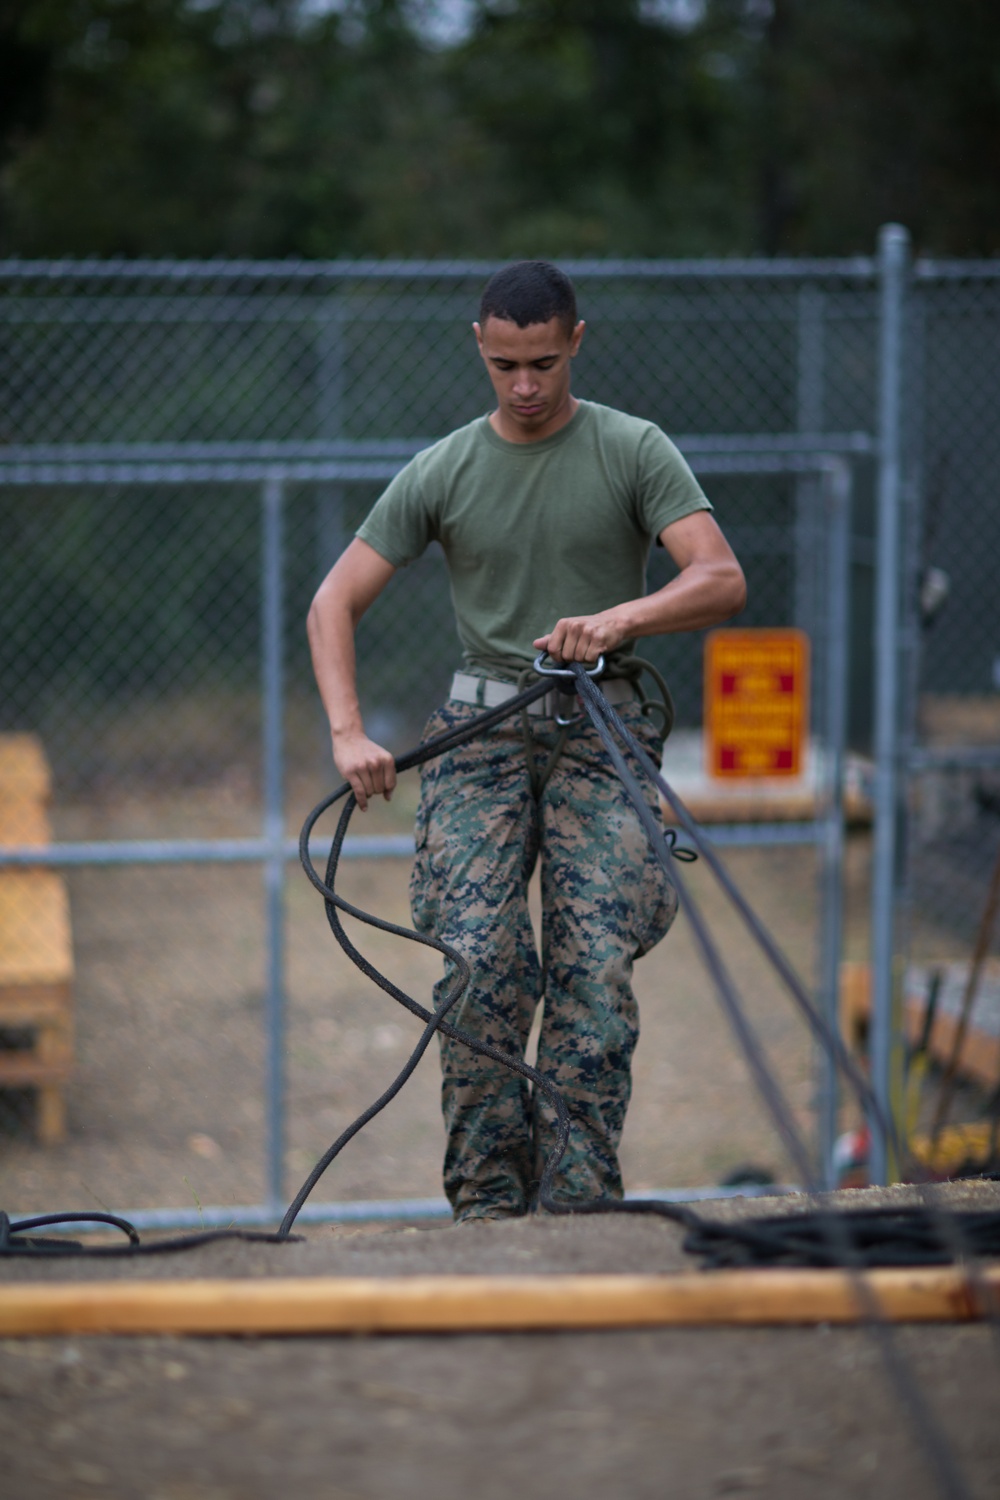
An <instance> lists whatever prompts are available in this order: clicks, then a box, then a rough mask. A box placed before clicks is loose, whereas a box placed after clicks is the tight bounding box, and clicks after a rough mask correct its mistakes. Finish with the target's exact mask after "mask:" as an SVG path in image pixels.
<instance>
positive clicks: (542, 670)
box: [535, 651, 604, 729]
mask: <svg viewBox="0 0 1000 1500" xmlns="http://www.w3.org/2000/svg"><path fill="white" fill-rule="evenodd" d="M546 656H548V652H547V651H539V653H538V655H537V656H536V657H535V671H536V672H537V673H538V675H539V677H562V678H568V679H569V682H570V683H575V682H576V678H575V676H574V675H573V670H572V668H571V667H546V666H543V665H542V663H543V662H544V661H545V658H546ZM603 671H604V657H603V655H602V656H599V657H598V658H597V663H596V665H595V666H593V667H588V668H587V676H588V677H600V675H601V673H602V672H603ZM556 692H557V693H559V696H560V697H562V698H572V697H575V695H576V688H575V687H573V688H571V690H570V691H568V692H565V693H563V692H560V690H559V689H558V688H557V689H556ZM554 717H555V721H556V723H557V724H558V725H559V727H560V729H567V728H568V727H569V725H570V724H575V723H576V721H577V719H578V718H579V717H580V715H579V713H575V714H573V715H572V717H570V718H568V719H567V718H565V717H564V716H563V715H562V714H561V713H558V712H557V713H556V714H555V715H554Z"/></svg>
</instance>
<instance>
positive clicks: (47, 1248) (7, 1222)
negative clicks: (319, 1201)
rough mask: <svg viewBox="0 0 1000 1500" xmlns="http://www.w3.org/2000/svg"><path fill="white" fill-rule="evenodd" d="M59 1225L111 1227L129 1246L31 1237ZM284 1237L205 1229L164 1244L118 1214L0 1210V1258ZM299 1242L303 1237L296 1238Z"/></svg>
mask: <svg viewBox="0 0 1000 1500" xmlns="http://www.w3.org/2000/svg"><path fill="white" fill-rule="evenodd" d="M56 1224H108V1225H110V1226H111V1228H112V1229H120V1230H121V1231H122V1233H123V1234H124V1235H125V1237H126V1240H127V1243H126V1244H124V1245H84V1244H81V1242H80V1241H79V1240H71V1239H66V1238H64V1237H63V1236H62V1235H59V1236H58V1237H56V1236H55V1235H37V1234H31V1233H30V1231H31V1230H32V1229H45V1228H51V1227H53V1226H54V1225H56ZM283 1238H284V1236H282V1235H278V1234H268V1233H265V1232H264V1231H257V1230H253V1229H203V1230H199V1231H197V1232H196V1233H194V1234H176V1235H171V1236H169V1237H168V1238H167V1239H162V1240H142V1239H140V1237H139V1231H138V1230H137V1229H136V1227H135V1225H134V1224H130V1223H129V1221H128V1219H122V1218H119V1216H118V1215H117V1214H98V1213H66V1214H39V1215H38V1216H37V1217H36V1218H33V1219H17V1220H13V1221H12V1220H11V1219H10V1217H9V1215H7V1214H5V1213H4V1212H3V1210H2V1209H0V1256H6V1257H16V1256H26V1257H31V1258H36V1257H38V1256H61V1255H63V1256H64V1255H86V1256H97V1257H98V1258H102V1257H116V1256H117V1257H122V1256H130V1255H159V1254H161V1253H162V1252H164V1251H168V1250H169V1251H175V1250H197V1249H198V1248H199V1247H200V1246H201V1245H214V1244H216V1243H217V1242H218V1241H219V1240H251V1241H254V1242H256V1243H257V1244H264V1245H278V1244H281V1243H282V1240H283ZM295 1238H296V1239H298V1238H300V1236H295Z"/></svg>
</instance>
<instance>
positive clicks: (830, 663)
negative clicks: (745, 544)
mask: <svg viewBox="0 0 1000 1500" xmlns="http://www.w3.org/2000/svg"><path fill="white" fill-rule="evenodd" d="M822 478H823V491H822V498H823V501H824V507H823V508H824V512H825V521H826V525H825V529H824V540H825V543H826V546H827V548H828V552H827V557H826V574H827V576H826V661H825V664H824V675H825V678H826V681H825V684H824V689H825V693H824V696H825V699H826V704H825V711H824V719H825V728H826V734H825V740H826V743H825V746H824V750H825V756H824V761H825V763H824V768H823V769H824V777H823V780H824V796H825V817H824V827H823V842H822V845H821V848H822V856H821V858H822V875H821V884H822V892H823V928H822V935H821V939H820V942H821V948H820V1003H821V1005H822V1007H823V1016H824V1019H825V1021H826V1023H827V1025H828V1026H829V1028H830V1030H831V1031H833V1032H836V1031H837V1029H838V1028H839V1025H840V1017H839V1014H838V1012H839V998H840V958H841V951H842V948H843V928H844V758H845V754H846V747H847V676H848V655H849V644H848V637H849V633H850V588H851V562H850V549H851V490H852V474H851V466H850V462H849V460H848V459H846V458H839V459H830V460H827V463H826V465H825V467H824V471H823V475H822ZM837 1071H838V1070H837V1061H836V1058H835V1057H834V1055H833V1052H832V1051H831V1049H830V1048H829V1047H826V1048H824V1049H823V1052H822V1056H821V1062H820V1077H819V1165H820V1179H821V1181H822V1183H823V1186H824V1187H825V1188H834V1187H836V1180H835V1167H834V1161H833V1148H834V1144H835V1141H836V1136H837V1098H838V1088H837Z"/></svg>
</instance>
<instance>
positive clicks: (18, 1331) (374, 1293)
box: [0, 1266, 1000, 1338]
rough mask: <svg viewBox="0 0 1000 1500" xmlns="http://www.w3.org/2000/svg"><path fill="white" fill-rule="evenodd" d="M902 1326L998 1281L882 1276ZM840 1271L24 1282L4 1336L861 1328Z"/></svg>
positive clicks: (947, 1315) (997, 1301)
mask: <svg viewBox="0 0 1000 1500" xmlns="http://www.w3.org/2000/svg"><path fill="white" fill-rule="evenodd" d="M867 1282H868V1286H869V1287H870V1289H871V1291H872V1292H873V1293H874V1295H875V1296H876V1297H877V1299H878V1304H879V1307H880V1308H881V1311H882V1315H883V1316H884V1317H885V1318H886V1319H887V1320H890V1321H893V1322H916V1323H921V1322H954V1321H966V1320H969V1319H975V1318H980V1317H983V1316H984V1315H985V1313H986V1309H985V1308H984V1307H983V1306H982V1305H981V1304H982V1302H983V1300H988V1301H989V1302H991V1303H992V1304H993V1308H992V1310H993V1312H994V1313H996V1312H998V1311H1000V1267H997V1266H993V1267H991V1268H990V1269H989V1270H988V1271H985V1272H983V1273H982V1276H981V1277H978V1278H977V1280H976V1283H975V1285H974V1286H973V1285H972V1284H971V1283H970V1280H969V1278H968V1276H967V1274H966V1273H965V1272H964V1271H962V1270H961V1269H959V1268H957V1267H953V1266H947V1267H941V1268H936V1267H935V1268H920V1269H915V1270H901V1271H900V1270H883V1271H873V1272H870V1273H869V1274H868V1277H867ZM860 1316H861V1314H860V1312H859V1307H858V1301H857V1295H856V1290H855V1288H854V1286H853V1285H852V1283H851V1280H850V1278H848V1277H847V1276H845V1275H844V1274H843V1273H842V1272H839V1271H794V1270H792V1271H787V1270H760V1271H716V1272H708V1273H703V1272H683V1273H680V1274H675V1275H661V1276H619V1275H601V1276H409V1277H385V1278H376V1277H331V1276H323V1277H306V1276H303V1277H294V1278H277V1277H275V1278H258V1279H254V1280H249V1279H248V1280H245V1281H180V1282H178V1281H141V1282H136V1281H132V1282H128V1281H101V1282H75V1283H52V1282H22V1283H20V1284H18V1285H10V1284H8V1285H7V1286H4V1287H0V1336H3V1337H8V1338H9V1337H12V1336H19V1335H20V1336H27V1335H31V1336H37V1335H40V1334H41V1335H44V1334H82V1333H147V1334H148V1333H192V1334H194V1333H197V1334H206V1333H219V1334H233V1333H247V1334H257V1333H431V1332H452V1333H458V1332H476V1331H479V1332H483V1331H487V1330H504V1329H509V1330H517V1329H560V1328H566V1329H568V1328H648V1327H664V1326H667V1325H678V1326H681V1325H687V1326H708V1325H715V1326H718V1325H749V1324H790V1323H853V1322H857V1321H859V1320H860Z"/></svg>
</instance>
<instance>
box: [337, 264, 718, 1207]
mask: <svg viewBox="0 0 1000 1500" xmlns="http://www.w3.org/2000/svg"><path fill="white" fill-rule="evenodd" d="M473 327H474V329H475V335H476V341H477V344H478V346H479V353H480V355H481V356H482V359H483V361H484V362H485V365H486V369H487V372H488V374H489V377H490V380H491V382H492V385H493V389H494V392H495V394H496V400H497V405H496V408H495V409H494V410H493V411H492V412H491V413H490V414H489V415H488V416H486V417H481V418H479V419H478V420H476V421H474V422H471V423H469V424H468V426H466V427H462V428H460V429H458V431H456V432H454V433H452V434H451V436H450V437H447V438H445V439H443V440H442V441H441V442H439V443H436V444H434V445H433V447H431V448H429V449H427V450H425V451H424V452H423V453H421V454H418V456H417V457H416V458H415V459H414V460H413V461H412V462H411V463H410V464H408V465H407V467H406V468H405V469H404V470H403V472H402V473H401V474H399V475H398V476H397V477H396V478H395V479H394V480H393V481H392V483H391V484H390V485H389V487H388V489H387V490H386V491H385V493H384V494H383V495H382V497H381V499H380V500H379V501H378V503H377V504H376V506H375V507H374V509H373V510H372V512H371V514H370V515H369V517H368V519H367V520H366V521H365V523H364V524H363V526H362V527H361V528H360V530H359V532H358V534H357V536H356V538H355V539H354V540H353V541H352V542H351V544H350V546H349V547H348V548H347V549H346V551H345V552H344V554H343V556H342V557H341V558H340V559H339V561H338V562H337V564H336V565H335V567H334V568H333V569H332V571H331V572H330V574H329V575H328V577H327V578H326V579H325V580H324V582H323V584H322V585H321V587H320V589H319V591H318V593H317V595H316V598H315V600H314V602H313V605H312V609H311V610H310V614H309V622H308V629H309V640H310V646H311V649H312V656H313V664H314V668H315V672H316V679H317V682H318V685H319V689H320V693H321V695H322V698H323V703H324V705H325V707H326V710H327V714H328V716H329V720H330V731H331V735H332V740H333V755H334V760H335V762H336V765H337V768H338V770H339V771H340V773H341V775H342V776H343V777H344V778H345V780H347V781H348V782H350V785H351V788H352V790H353V791H354V794H355V796H356V797H357V799H358V804H359V806H360V807H361V808H362V809H364V808H365V807H366V805H367V803H368V800H369V799H370V798H372V797H375V796H378V795H380V794H381V795H383V796H385V797H387V798H388V797H389V796H391V794H392V790H393V787H394V786H395V781H396V776H395V768H394V765H393V760H392V756H391V755H390V754H389V752H388V751H387V750H385V749H383V748H382V747H381V746H379V745H376V744H374V743H373V742H372V741H371V740H370V739H369V738H368V737H367V735H366V734H365V731H364V726H363V724H362V720H361V713H360V709H359V706H358V696H357V689H356V684H355V658H354V631H355V627H356V626H357V623H358V621H359V620H360V618H361V616H362V615H363V614H364V612H365V610H366V609H367V608H368V606H369V605H370V604H371V603H372V601H373V600H374V599H375V598H376V597H377V595H378V594H379V593H380V591H381V590H382V589H383V588H384V587H385V585H386V584H387V583H388V581H389V579H390V578H391V577H392V575H393V573H394V571H395V570H396V568H397V567H402V566H405V565H406V564H407V563H409V562H411V561H412V560H413V559H414V558H416V557H418V556H419V555H420V553H421V552H422V551H423V550H424V548H425V547H426V546H427V544H428V543H429V542H430V541H432V540H437V541H439V542H440V543H441V545H442V547H443V549H444V553H445V557H446V560H447V564H448V569H449V574H450V578H451V585H452V596H453V600H454V605H455V611H456V618H457V622H458V627H459V634H460V636H461V639H462V643H463V647H464V656H465V668H466V670H465V671H464V672H458V673H456V675H455V679H454V683H453V686H452V695H451V697H450V698H449V700H448V702H447V703H446V704H445V705H444V707H443V708H442V709H440V710H439V711H438V713H436V714H435V715H433V716H432V718H431V720H430V722H429V724H428V726H427V731H426V733H427V735H428V736H429V735H431V734H435V733H438V732H439V731H441V730H443V729H445V728H449V727H451V726H452V725H455V724H460V723H463V722H467V721H468V720H469V719H471V718H473V717H474V716H475V715H476V714H477V713H479V712H481V710H482V708H483V707H484V706H493V705H494V704H497V703H499V702H501V701H503V699H504V697H510V696H513V694H514V693H515V692H516V691H517V690H518V688H517V684H518V680H519V678H521V676H522V674H524V673H529V674H530V669H531V666H532V663H533V661H534V659H535V657H536V655H537V653H538V652H539V651H546V652H548V653H549V655H550V656H552V657H553V658H555V659H556V661H561V662H570V661H582V662H593V661H595V660H596V658H597V657H598V656H599V655H601V654H603V655H604V656H605V658H606V661H607V663H608V666H609V670H608V673H607V676H606V679H605V680H604V681H603V682H602V686H603V687H604V689H605V691H606V692H607V694H608V696H609V698H610V699H611V700H612V701H613V702H615V704H616V706H617V707H618V710H619V712H620V713H621V714H622V715H623V717H624V718H625V719H626V721H627V722H628V723H629V724H630V726H631V727H632V729H633V730H634V731H635V733H636V734H637V735H639V736H640V738H643V739H644V741H645V743H646V745H647V747H648V748H649V749H650V751H651V753H653V754H654V755H655V754H658V750H659V744H658V738H657V734H656V731H655V730H654V728H653V726H652V725H651V723H650V722H649V720H648V719H647V718H645V717H644V716H643V715H642V713H641V711H640V706H639V704H638V702H637V701H636V695H635V689H634V686H633V682H632V679H631V678H630V677H629V676H628V675H623V668H622V667H621V666H619V665H618V664H619V663H623V661H624V658H626V657H627V656H628V655H629V654H630V651H631V647H632V644H633V643H634V642H635V641H636V639H637V638H640V637H643V636H650V635H658V634H661V633H666V632H674V631H685V630H698V629H701V628H702V627H704V626H708V625H714V624H716V623H718V622H719V621H721V620H724V619H727V618H729V616H731V615H733V614H734V613H736V612H737V611H738V610H740V609H741V608H742V607H743V604H744V601H745V585H744V580H743V574H742V572H741V570H740V567H739V564H738V563H737V561H736V559H735V557H734V556H733V554H732V552H731V550H730V548H729V546H728V544H727V542H726V541H725V538H724V537H723V535H722V533H721V531H720V530H719V527H718V526H717V524H716V522H715V520H714V519H713V517H712V515H711V507H710V506H709V502H708V501H707V499H706V498H705V496H704V495H703V493H702V491H701V489H700V488H699V486H698V484H697V482H696V480H695V479H694V476H693V475H692V474H691V471H690V470H689V468H688V467H687V465H686V464H685V462H684V460H683V459H682V458H681V456H680V454H679V453H678V452H677V450H676V448H674V446H673V445H672V444H671V443H670V441H669V440H668V439H667V438H666V437H665V436H664V434H663V433H662V432H660V430H659V429H658V428H657V427H655V426H654V425H653V424H652V423H650V422H644V421H640V420H638V419H636V418H634V417H629V416H626V415H625V414H624V413H622V412H617V411H614V410H612V409H611V408H608V407H602V406H598V405H595V404H594V403H591V402H586V401H578V400H577V399H576V397H574V396H573V394H572V392H571V389H570V372H571V365H572V361H573V359H574V358H575V357H576V355H577V353H578V352H579V349H580V343H581V340H582V338H583V333H584V325H583V323H582V322H579V321H578V320H577V315H576V300H575V295H574V291H573V287H572V283H571V282H570V281H569V279H568V278H567V277H566V276H565V275H563V273H562V272H561V271H559V270H558V269H557V268H556V267H555V266H551V265H549V264H547V263H546V262H544V261H522V262H519V263H517V264H516V265H513V266H508V267H507V268H505V269H504V270H502V271H500V272H498V273H497V274H496V275H495V276H494V277H493V278H492V279H491V281H490V282H489V284H488V285H487V287H486V289H485V291H484V293H483V298H482V303H481V307H480V318H479V322H478V323H476V324H474V325H473ZM653 538H657V539H658V540H659V541H660V542H661V543H662V544H663V546H664V547H666V549H667V551H668V552H669V554H670V556H671V557H672V559H673V560H674V562H675V563H676V565H677V568H678V570H679V571H678V573H677V576H676V577H675V578H674V579H673V580H672V581H671V582H670V583H668V584H667V585H666V587H665V588H662V589H660V590H658V591H657V592H656V593H654V594H648V595H644V593H643V590H644V586H645V566H646V560H647V556H648V551H649V547H650V544H651V541H652V540H653ZM616 667H617V671H616ZM558 706H559V705H558V704H557V702H556V700H555V694H550V695H548V697H547V698H543V699H542V700H540V702H539V703H538V704H537V705H536V704H532V705H531V712H530V713H529V717H528V720H527V722H528V724H529V725H530V733H526V732H525V731H524V729H523V727H522V725H521V723H520V722H519V721H518V720H517V719H516V718H515V719H514V720H513V721H511V720H508V721H506V722H505V723H504V724H503V725H502V726H500V727H499V728H498V729H494V730H492V731H490V732H489V733H487V734H484V735H481V736H480V737H479V738H478V739H476V740H474V741H473V742H472V743H471V744H468V745H465V746H462V747H461V748H459V749H457V750H454V751H452V752H450V753H449V754H447V755H445V756H442V757H441V758H439V759H438V760H436V761H432V762H431V763H430V764H429V765H427V766H426V767H425V768H424V773H423V780H422V786H421V800H420V808H419V811H418V814H417V829H416V846H417V855H416V861H415V864H414V870H413V877H412V881H411V902H412V909H413V918H414V922H415V924H416V926H417V928H418V929H420V930H421V931H433V932H434V933H435V934H436V935H437V936H438V937H440V938H442V939H443V940H444V941H445V942H447V943H450V944H451V945H452V946H454V947H455V948H457V949H458V950H459V951H460V952H462V953H463V955H464V956H465V957H466V958H467V959H468V961H469V963H470V965H471V968H472V974H473V977H472V982H471V984H470V986H469V989H468V990H467V992H466V994H465V996H464V997H463V999H462V1001H461V1002H460V1006H459V1007H458V1009H457V1011H456V1012H452V1018H453V1019H454V1022H455V1024H456V1025H458V1026H460V1027H462V1028H464V1029H466V1030H468V1031H471V1032H473V1033H474V1034H475V1035H476V1036H477V1037H480V1038H482V1039H483V1040H487V1041H489V1042H492V1043H493V1044H495V1045H496V1046H499V1047H501V1048H503V1049H504V1050H505V1051H508V1052H513V1053H516V1054H521V1055H523V1052H524V1048H525V1046H526V1044H527V1041H528V1033H529V1030H530V1028H531V1023H532V1018H533V1016H534V1014H535V1010H536V1008H537V1006H538V1005H539V1004H541V1005H542V1022H541V1033H540V1037H539V1043H538V1062H537V1066H538V1068H539V1069H540V1070H541V1071H542V1072H543V1073H544V1074H545V1075H546V1076H547V1077H550V1078H551V1079H552V1080H553V1082H554V1083H555V1084H556V1086H557V1087H558V1088H559V1089H560V1090H561V1092H562V1094H563V1097H564V1098H565V1100H566V1103H567V1106H568V1108H569V1112H570V1117H571V1121H572V1130H571V1138H570V1144H569V1148H568V1150H567V1152H566V1155H565V1156H564V1158H563V1162H562V1166H561V1168H560V1173H559V1177H558V1180H557V1188H558V1192H559V1195H560V1197H561V1198H563V1199H565V1200H566V1201H568V1202H572V1201H574V1200H576V1201H585V1200H587V1199H592V1198H596V1197H620V1196H621V1194H622V1182H621V1174H620V1171H619V1166H618V1158H617V1147H618V1143H619V1139H620V1136H621V1131H622V1126H623V1124H624V1119H625V1110H626V1107H627V1105H628V1099H629V1093H630V1088H631V1074H630V1064H631V1058H632V1053H633V1050H634V1048H635V1043H636V1040H637V1037H638V1015H637V1007H636V1003H635V998H634V995H633V993H632V988H631V973H632V965H633V962H634V959H635V958H636V957H637V956H639V955H640V954H642V953H644V952H646V951H648V950H649V949H650V948H651V947H652V946H653V944H654V943H656V942H658V941H659V940H660V938H661V937H663V936H664V934H665V933H666V931H667V929H668V928H669V926H670V924H671V922H672V920H673V917H674V915H675V912H676V908H677V898H676V893H675V892H674V890H673V887H672V886H671V884H670V882H669V880H668V879H667V878H666V876H665V875H664V874H663V872H662V870H661V867H660V866H659V864H658V863H657V861H656V860H655V859H653V858H652V857H651V856H650V854H649V851H648V849H647V847H646V840H645V835H644V833H643V831H642V828H641V825H640V823H639V820H638V818H637V817H636V815H635V812H634V809H632V808H631V806H630V804H629V803H628V801H627V799H626V797H625V794H624V792H623V790H622V788H621V786H620V784H619V783H618V781H617V778H616V776H615V774H614V771H613V769H612V767H611V764H610V762H609V760H608V758H607V755H606V753H605V752H604V750H603V748H602V746H601V744H600V741H599V740H598V738H597V735H596V733H595V731H594V729H593V727H592V725H591V724H590V721H589V719H588V718H587V717H586V715H585V714H581V715H580V716H579V717H578V718H577V719H576V720H575V721H574V722H573V723H572V724H571V725H570V727H569V728H568V729H566V728H565V727H561V726H560V725H559V724H558V723H557V722H556V718H555V714H556V712H557V711H558ZM563 717H565V715H563ZM650 795H651V803H652V794H650ZM538 862H540V864H541V888H542V908H543V912H542V934H541V949H542V952H541V962H539V956H538V953H537V950H536V946H535V940H534V935H533V932H532V927H531V922H530V919H529V916H528V909H527V901H526V889H527V884H528V880H529V878H530V876H531V874H532V872H533V870H534V868H535V865H536V863H538ZM446 979H447V976H446ZM445 982H446V981H442V984H443V983H445ZM437 993H438V995H440V994H441V990H440V989H439V990H438V992H437ZM441 1055H442V1070H443V1086H442V1101H443V1109H444V1116H445V1125H446V1131H447V1148H446V1155H445V1163H444V1178H445V1189H446V1191H447V1193H448V1197H449V1199H450V1201H451V1204H452V1208H453V1211H454V1214H455V1218H456V1220H459V1221H461V1220H468V1219H482V1218H498V1217H505V1216H510V1215H517V1214H524V1213H526V1212H528V1211H529V1210H530V1209H531V1208H532V1207H533V1204H534V1198H535V1195H536V1194H537V1185H538V1180H539V1178H540V1176H541V1171H542V1167H543V1166H544V1163H545V1160H546V1158H547V1156H548V1155H549V1153H550V1151H551V1148H552V1143H553V1135H554V1120H553V1118H552V1112H551V1109H550V1108H549V1107H548V1106H547V1105H546V1104H545V1101H544V1100H542V1099H537V1098H532V1097H531V1094H530V1090H529V1089H528V1087H527V1085H526V1084H525V1082H524V1081H523V1080H522V1079H520V1078H518V1077H515V1076H514V1075H512V1074H510V1073H509V1072H507V1071H506V1070H505V1069H503V1068H501V1067H499V1066H497V1065H495V1064H493V1063H492V1062H490V1061H489V1060H488V1059H483V1058H481V1057H478V1056H475V1055H474V1054H472V1053H471V1052H470V1051H469V1049H468V1048H465V1047H461V1046H460V1045H458V1044H457V1043H454V1042H450V1041H448V1040H447V1039H446V1038H442V1045H441Z"/></svg>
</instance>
